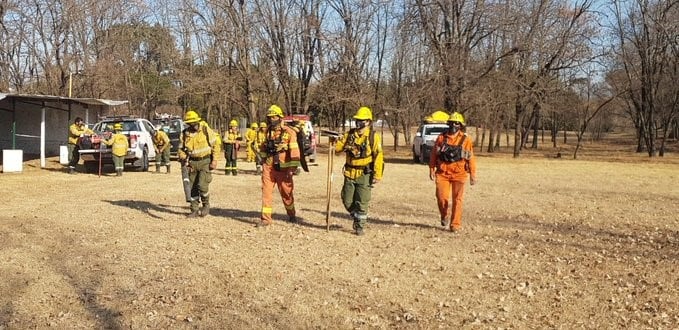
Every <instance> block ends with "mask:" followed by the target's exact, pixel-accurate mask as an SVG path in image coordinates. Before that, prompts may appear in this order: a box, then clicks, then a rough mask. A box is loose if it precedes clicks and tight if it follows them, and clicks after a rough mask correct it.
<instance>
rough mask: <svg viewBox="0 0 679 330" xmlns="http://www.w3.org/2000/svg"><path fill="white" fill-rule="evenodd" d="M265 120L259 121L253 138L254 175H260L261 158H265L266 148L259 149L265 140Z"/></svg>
mask: <svg viewBox="0 0 679 330" xmlns="http://www.w3.org/2000/svg"><path fill="white" fill-rule="evenodd" d="M266 128H267V125H266V122H265V121H263V122H261V123H259V130H258V131H257V137H256V138H255V141H254V144H253V148H254V151H255V162H257V172H256V175H262V160H264V159H265V158H266V150H264V149H260V146H261V145H262V144H263V143H264V141H266Z"/></svg>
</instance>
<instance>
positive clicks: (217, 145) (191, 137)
mask: <svg viewBox="0 0 679 330" xmlns="http://www.w3.org/2000/svg"><path fill="white" fill-rule="evenodd" d="M221 154H222V143H221V139H220V138H219V134H217V133H215V131H213V130H212V128H210V127H209V126H208V124H207V123H206V122H204V121H201V122H200V127H199V128H198V131H197V132H191V131H189V129H185V130H184V131H183V132H182V134H180V135H179V150H177V156H178V157H179V160H187V159H193V160H198V159H204V158H206V157H208V156H209V157H211V159H212V160H213V161H215V160H219V159H221V158H220V157H221Z"/></svg>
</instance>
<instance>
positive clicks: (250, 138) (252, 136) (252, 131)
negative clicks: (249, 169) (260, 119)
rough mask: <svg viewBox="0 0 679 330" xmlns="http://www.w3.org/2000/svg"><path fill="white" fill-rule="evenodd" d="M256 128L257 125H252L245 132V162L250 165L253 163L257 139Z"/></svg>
mask: <svg viewBox="0 0 679 330" xmlns="http://www.w3.org/2000/svg"><path fill="white" fill-rule="evenodd" d="M257 132H258V126H257V123H252V124H251V125H250V128H249V129H248V131H247V132H245V146H246V147H247V149H246V158H245V161H246V162H248V163H252V162H254V161H255V146H254V143H255V140H256V139H257Z"/></svg>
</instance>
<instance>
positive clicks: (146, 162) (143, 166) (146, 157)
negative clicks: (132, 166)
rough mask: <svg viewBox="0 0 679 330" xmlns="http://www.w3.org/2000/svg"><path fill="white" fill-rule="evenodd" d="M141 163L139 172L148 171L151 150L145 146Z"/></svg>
mask: <svg viewBox="0 0 679 330" xmlns="http://www.w3.org/2000/svg"><path fill="white" fill-rule="evenodd" d="M139 162H140V164H139V165H138V167H137V169H138V170H139V172H148V170H149V152H148V150H147V149H146V147H144V152H143V153H142V156H141V159H140V160H139Z"/></svg>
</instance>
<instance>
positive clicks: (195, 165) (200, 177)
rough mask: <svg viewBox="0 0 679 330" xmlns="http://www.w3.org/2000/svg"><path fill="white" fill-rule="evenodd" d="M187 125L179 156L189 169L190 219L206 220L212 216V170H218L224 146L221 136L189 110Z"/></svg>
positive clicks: (182, 135) (181, 140) (180, 142)
mask: <svg viewBox="0 0 679 330" xmlns="http://www.w3.org/2000/svg"><path fill="white" fill-rule="evenodd" d="M184 122H185V123H186V124H187V126H188V127H187V128H186V129H184V131H183V132H182V134H181V135H180V136H179V150H178V151H177V156H178V157H179V162H180V163H181V164H182V166H187V167H188V170H189V184H190V185H191V213H189V214H188V217H189V218H196V217H198V216H201V217H204V216H206V215H208V214H209V213H210V195H209V188H210V182H211V181H212V173H211V171H212V170H214V169H216V168H217V161H218V160H219V158H220V155H221V154H222V148H221V143H220V139H219V134H217V133H215V132H214V131H213V130H212V129H211V128H210V127H209V126H208V124H207V123H206V122H204V121H203V120H202V119H201V118H200V116H199V115H198V113H196V112H195V111H193V110H189V111H187V112H186V114H185V115H184ZM201 203H202V207H201Z"/></svg>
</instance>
